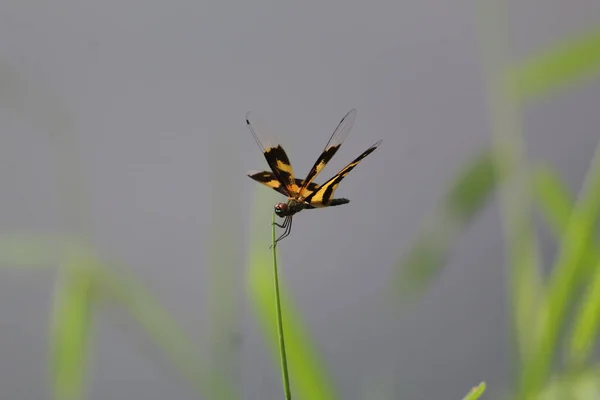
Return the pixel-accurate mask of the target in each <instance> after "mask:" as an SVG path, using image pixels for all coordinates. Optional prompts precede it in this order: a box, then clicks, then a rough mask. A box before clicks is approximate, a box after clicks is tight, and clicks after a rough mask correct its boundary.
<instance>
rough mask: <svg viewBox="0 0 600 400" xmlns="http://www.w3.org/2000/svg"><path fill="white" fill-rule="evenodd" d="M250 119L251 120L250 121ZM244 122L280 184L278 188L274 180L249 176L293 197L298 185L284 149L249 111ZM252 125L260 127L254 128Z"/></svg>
mask: <svg viewBox="0 0 600 400" xmlns="http://www.w3.org/2000/svg"><path fill="white" fill-rule="evenodd" d="M251 120H252V122H250V121H251ZM246 124H247V125H248V129H249V130H250V132H251V133H252V136H253V137H254V140H255V141H256V144H257V145H258V147H260V149H261V150H262V152H263V154H264V156H265V159H266V160H267V163H268V164H269V167H271V171H273V177H274V178H275V179H276V180H277V181H279V183H280V184H281V187H280V188H279V189H280V190H278V189H276V188H275V186H276V185H275V183H274V182H270V183H269V181H260V180H258V179H256V178H253V177H252V176H250V177H251V178H253V179H255V180H258V181H259V182H261V183H264V184H265V185H267V186H269V187H272V188H274V189H275V190H277V191H278V192H280V193H282V194H284V195H285V196H288V197H294V196H295V195H296V193H298V190H299V186H298V185H297V184H296V179H295V178H294V170H293V169H292V164H291V162H290V159H289V158H288V156H287V154H286V153H285V150H284V149H283V147H282V146H281V145H280V144H279V143H278V141H276V140H275V137H274V136H272V135H271V134H270V133H269V131H268V129H267V127H266V125H265V124H264V123H263V122H262V121H261V120H260V119H259V118H258V117H256V116H255V115H254V113H252V112H250V111H249V112H248V113H247V114H246ZM254 127H257V128H260V129H259V130H255V129H254ZM259 135H260V137H259ZM264 179H266V178H264Z"/></svg>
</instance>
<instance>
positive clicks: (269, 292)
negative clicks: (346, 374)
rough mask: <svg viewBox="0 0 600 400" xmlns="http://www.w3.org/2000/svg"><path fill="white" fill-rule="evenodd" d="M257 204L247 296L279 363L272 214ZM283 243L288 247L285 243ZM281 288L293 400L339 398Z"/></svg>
mask: <svg viewBox="0 0 600 400" xmlns="http://www.w3.org/2000/svg"><path fill="white" fill-rule="evenodd" d="M255 193H258V198H259V199H260V198H261V196H263V193H264V192H263V189H262V188H257V192H255ZM255 204H257V207H255V212H254V213H253V216H254V218H253V219H254V221H253V224H252V227H253V228H252V235H251V237H252V243H251V244H250V256H249V262H248V269H247V285H248V296H249V297H250V301H251V302H252V304H253V306H254V309H255V311H256V315H257V316H258V318H259V323H260V325H261V326H262V328H263V330H264V332H265V333H266V335H267V338H268V339H269V341H268V343H269V345H270V347H271V350H272V351H273V355H274V359H275V360H278V361H279V339H278V335H277V315H276V312H275V288H274V282H273V275H272V268H271V263H272V258H271V256H272V254H271V250H269V244H270V243H271V241H270V238H269V233H270V231H271V214H270V213H269V211H270V210H269V209H268V208H266V207H262V205H264V204H265V202H264V201H260V200H257V201H255ZM283 243H284V244H285V242H283ZM285 248H286V246H285V245H280V246H278V249H279V251H280V252H281V249H285ZM281 271H285V270H281ZM282 275H283V274H282ZM279 285H280V297H281V310H282V314H283V327H284V334H285V344H286V353H287V361H288V366H289V374H290V380H291V385H292V395H293V398H297V399H305V400H330V399H339V396H338V394H337V393H336V391H335V388H334V387H333V386H332V382H333V380H332V379H331V376H330V375H329V374H328V373H327V371H326V369H325V367H324V365H325V363H324V362H323V360H322V359H321V358H320V357H319V355H318V352H317V350H316V346H315V345H314V344H313V343H312V341H311V339H310V336H309V334H308V332H307V329H306V328H305V327H304V324H303V322H302V320H301V317H300V313H299V312H298V311H297V310H296V309H295V308H294V306H293V305H292V302H291V300H290V298H289V296H288V294H287V293H288V291H287V289H286V288H285V284H284V282H283V279H281V281H280V283H279ZM282 397H283V396H282Z"/></svg>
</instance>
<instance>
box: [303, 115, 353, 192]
mask: <svg viewBox="0 0 600 400" xmlns="http://www.w3.org/2000/svg"><path fill="white" fill-rule="evenodd" d="M355 118H356V110H355V109H352V110H350V111H348V113H347V114H346V115H345V116H344V118H342V120H341V121H340V122H339V124H338V126H337V127H336V128H335V131H333V134H332V135H331V137H330V138H329V141H328V142H327V144H326V145H325V148H324V149H323V152H322V153H321V155H320V156H319V158H318V159H317V161H316V162H315V164H314V165H313V167H312V168H311V170H310V171H309V173H308V175H307V176H306V179H304V182H303V184H302V186H301V187H300V190H299V192H298V197H306V196H307V195H308V193H307V192H306V190H305V189H308V187H309V185H310V183H311V182H312V181H313V180H314V179H315V177H316V176H317V175H318V174H319V173H320V172H321V171H322V170H323V168H325V165H327V163H328V162H329V161H330V160H331V159H332V158H333V156H334V155H335V153H336V152H337V151H338V150H339V148H340V147H341V146H342V143H343V142H344V140H346V138H347V137H348V134H349V133H350V128H352V124H354V119H355Z"/></svg>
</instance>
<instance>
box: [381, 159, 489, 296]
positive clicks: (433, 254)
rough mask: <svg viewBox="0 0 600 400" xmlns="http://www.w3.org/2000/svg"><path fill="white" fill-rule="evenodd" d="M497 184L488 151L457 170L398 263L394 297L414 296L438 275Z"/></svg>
mask: <svg viewBox="0 0 600 400" xmlns="http://www.w3.org/2000/svg"><path fill="white" fill-rule="evenodd" d="M499 181H500V179H499V176H498V175H496V171H495V169H494V158H493V155H492V153H491V152H490V151H488V150H486V151H482V152H481V153H480V154H479V155H477V156H476V157H474V158H472V159H471V160H470V161H469V162H467V163H466V164H465V165H464V166H463V167H462V168H461V170H460V171H459V173H458V174H457V177H456V179H454V182H453V183H452V184H451V185H450V186H449V188H448V190H447V192H446V194H445V195H444V197H443V199H442V201H441V203H440V204H439V205H438V207H437V209H436V210H435V211H434V212H433V214H432V215H430V217H429V218H428V221H427V222H426V224H425V225H424V226H423V228H422V230H421V233H420V234H419V236H418V237H417V240H416V241H415V242H413V244H412V245H411V246H410V248H409V249H408V251H407V253H406V255H405V256H404V257H402V258H401V259H400V261H399V263H398V272H397V276H396V278H395V279H394V280H393V284H394V290H395V291H396V293H397V294H398V295H400V296H409V295H414V294H417V293H418V292H420V291H421V290H423V289H424V287H425V286H426V285H427V284H429V283H430V282H431V280H432V279H433V278H434V277H435V276H436V275H437V274H438V273H439V271H440V270H441V268H442V267H443V266H444V264H445V263H446V260H447V256H448V252H449V249H450V248H451V247H452V245H453V244H454V243H455V241H456V240H457V239H458V235H459V233H460V232H461V231H462V230H463V229H464V228H465V226H466V225H467V224H468V223H469V222H470V221H471V220H472V219H473V218H474V217H475V216H476V215H477V213H478V212H479V211H480V210H481V209H482V208H483V207H484V206H485V204H486V203H487V202H488V200H489V198H490V195H491V193H492V192H493V190H494V189H495V188H496V186H497V185H498V183H499Z"/></svg>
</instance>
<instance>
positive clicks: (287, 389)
mask: <svg viewBox="0 0 600 400" xmlns="http://www.w3.org/2000/svg"><path fill="white" fill-rule="evenodd" d="M272 238H273V247H272V248H273V282H274V283H275V309H276V312H277V335H278V337H279V354H280V355H281V375H282V378H283V390H284V392H285V398H286V400H291V398H292V392H291V391H290V378H289V375H288V367H287V357H286V355H285V339H284V337H283V318H282V316H281V301H280V300H279V274H278V273H277V246H276V243H275V214H273V233H272Z"/></svg>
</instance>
